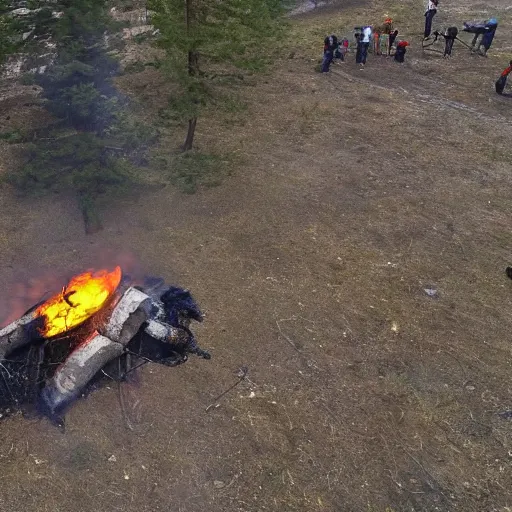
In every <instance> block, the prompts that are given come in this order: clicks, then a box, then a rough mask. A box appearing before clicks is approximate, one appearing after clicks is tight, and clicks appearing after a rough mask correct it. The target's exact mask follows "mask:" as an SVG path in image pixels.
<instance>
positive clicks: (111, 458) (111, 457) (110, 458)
mask: <svg viewBox="0 0 512 512" xmlns="http://www.w3.org/2000/svg"><path fill="white" fill-rule="evenodd" d="M107 460H108V461H109V462H117V458H116V456H115V455H111V456H110V457H109V458H108V459H107Z"/></svg>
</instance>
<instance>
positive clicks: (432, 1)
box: [424, 0, 498, 57]
mask: <svg viewBox="0 0 512 512" xmlns="http://www.w3.org/2000/svg"><path fill="white" fill-rule="evenodd" d="M438 8H439V0H428V3H427V8H426V10H425V32H424V38H425V39H428V38H429V37H430V35H431V34H432V22H433V20H434V16H435V15H436V14H437V10H438ZM497 28H498V20H497V19H496V18H490V19H489V20H486V21H484V22H466V23H464V31H465V32H470V33H473V34H475V36H474V37H473V41H472V42H471V50H472V51H474V52H477V53H479V54H481V55H484V56H486V55H487V52H488V51H489V48H490V47H491V45H492V42H493V40H494V35H495V34H496V29H497ZM457 35H458V29H457V27H449V28H448V29H447V30H446V31H445V32H443V33H440V32H437V31H436V32H434V36H435V37H436V39H437V38H438V37H440V36H441V37H444V39H445V42H446V44H445V51H444V56H445V57H449V56H451V54H452V47H453V43H454V42H455V39H457ZM479 38H480V40H479Z"/></svg>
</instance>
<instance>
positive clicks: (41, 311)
mask: <svg viewBox="0 0 512 512" xmlns="http://www.w3.org/2000/svg"><path fill="white" fill-rule="evenodd" d="M120 282H121V268H120V267H116V268H115V269H114V270H113V271H112V272H108V271H106V270H100V271H99V272H96V273H94V274H93V273H92V272H84V273H83V274H80V275H78V276H75V277H73V279H71V281H69V283H68V284H67V285H66V286H65V287H64V288H63V289H62V292H60V293H59V294H58V295H55V296H54V297H52V298H51V299H48V300H47V301H46V302H45V303H44V304H41V306H39V307H38V308H37V309H36V315H37V316H44V317H45V325H44V327H43V328H42V329H41V331H40V332H41V334H42V335H43V336H44V337H46V338H51V337H52V336H57V335H58V334H62V333H63V332H66V331H69V330H70V329H73V328H74V327H77V326H78V325H80V324H81V323H83V322H85V321H86V320H87V319H88V318H90V317H91V316H92V315H94V313H97V312H98V311H99V310H100V309H101V308H102V307H103V305H104V304H105V302H106V301H107V300H108V298H109V297H110V296H111V295H112V294H113V293H114V292H115V290H116V288H117V287H118V286H119V283H120Z"/></svg>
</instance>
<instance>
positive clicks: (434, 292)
mask: <svg viewBox="0 0 512 512" xmlns="http://www.w3.org/2000/svg"><path fill="white" fill-rule="evenodd" d="M423 291H424V292H425V293H426V294H427V295H428V296H429V297H432V298H437V297H439V295H438V292H437V290H436V289H435V288H423Z"/></svg>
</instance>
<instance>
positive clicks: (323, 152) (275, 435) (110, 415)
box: [0, 1, 512, 512]
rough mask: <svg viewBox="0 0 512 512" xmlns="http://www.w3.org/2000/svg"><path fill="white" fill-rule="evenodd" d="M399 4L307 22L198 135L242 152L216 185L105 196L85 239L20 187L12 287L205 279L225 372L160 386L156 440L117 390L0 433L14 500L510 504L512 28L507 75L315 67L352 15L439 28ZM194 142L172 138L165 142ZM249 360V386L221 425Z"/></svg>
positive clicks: (63, 203) (454, 69) (424, 63)
mask: <svg viewBox="0 0 512 512" xmlns="http://www.w3.org/2000/svg"><path fill="white" fill-rule="evenodd" d="M397 5H398V6H399V7H398V8H397V7H393V8H391V7H390V11H391V9H393V10H392V12H388V13H386V12H385V10H384V9H385V8H386V6H385V4H384V3H383V2H380V1H379V2H375V4H374V6H373V8H372V9H371V10H370V9H369V8H368V7H367V6H363V7H355V8H351V10H347V11H345V12H342V13H336V12H335V11H328V12H327V13H326V14H325V15H324V14H322V13H321V12H319V13H314V14H310V15H307V16H304V17H302V18H301V19H300V20H298V21H295V22H293V24H292V28H291V30H292V33H291V37H290V40H292V41H294V46H295V47H296V54H295V57H294V58H293V59H288V58H285V59H283V60H281V61H279V63H278V66H277V67H276V69H275V70H273V71H272V72H271V73H269V74H268V75H266V76H262V77H259V78H255V79H254V80H252V81H251V82H250V83H249V84H248V85H242V86H240V88H239V90H238V91H237V92H238V94H239V96H240V98H241V101H242V103H243V104H245V105H247V108H246V110H243V112H242V118H243V122H240V123H237V124H236V125H233V122H232V119H233V118H232V117H231V118H230V114H229V112H227V113H226V112H224V113H222V114H219V113H217V112H212V114H211V116H208V117H206V118H205V119H204V120H203V121H202V122H201V123H200V124H199V132H198V144H199V146H200V148H201V150H202V151H205V152H220V153H222V152H224V153H228V154H234V155H238V156H239V158H240V160H241V161H242V162H243V165H241V166H240V167H239V168H238V169H237V172H236V173H235V175H234V176H231V177H229V178H227V179H225V180H224V182H223V184H221V185H220V186H219V187H217V188H215V189H209V190H206V191H202V192H200V193H199V194H197V195H196V196H192V197H189V196H183V195H180V194H178V193H177V192H176V191H175V190H174V189H172V188H170V187H166V188H162V189H161V190H159V191H156V192H154V193H152V194H151V195H150V196H141V197H140V198H138V199H134V198H130V199H127V200H118V201H115V202H112V204H111V205H109V206H107V207H106V211H105V215H106V219H105V225H106V231H105V232H103V233H100V234H98V235H95V236H93V237H91V238H86V237H84V236H82V235H81V234H80V233H81V226H80V217H79V215H78V214H76V213H75V209H74V205H73V204H72V203H69V202H68V201H67V200H66V199H65V198H58V200H56V201H52V203H51V204H49V203H48V202H47V201H40V202H37V203H34V204H31V205H27V204H24V203H20V202H16V201H15V200H13V198H12V196H11V195H10V194H9V191H6V190H3V192H2V194H3V195H2V200H3V205H4V215H3V216H1V217H0V235H1V239H2V240H3V241H4V243H3V244H2V246H1V252H0V256H1V257H2V261H4V262H5V266H4V269H3V271H2V273H1V275H2V280H3V284H4V289H6V290H7V289H10V287H11V286H12V282H13V281H14V278H13V277H12V274H14V273H15V274H16V278H15V279H16V280H17V281H23V278H21V277H20V274H22V273H23V272H26V269H36V270H40V269H41V267H43V268H44V270H46V271H48V270H51V269H56V268H58V269H59V270H61V269H66V270H67V271H69V272H72V271H77V270H81V269H82V268H84V267H89V266H91V265H94V264H96V263H97V262H98V261H101V262H102V263H104V262H105V261H106V260H107V258H105V256H104V254H105V253H106V252H107V249H108V252H109V253H110V254H112V253H113V254H114V255H115V256H118V255H119V254H126V253H127V252H133V253H135V254H136V259H137V260H138V261H139V262H140V265H141V266H142V267H143V268H144V269H145V270H146V271H147V272H148V273H152V274H159V275H164V276H166V277H167V278H168V279H169V280H170V281H174V282H177V283H179V284H182V285H185V286H188V287H190V288H191V289H192V291H193V292H194V294H195V295H196V296H197V298H198V299H199V301H200V303H201V304H202V306H203V307H204V308H205V310H206V321H205V324H204V326H202V328H201V329H199V331H198V336H199V339H200V340H201V344H202V345H204V346H205V347H208V348H211V349H212V352H213V355H214V358H213V359H212V361H211V362H210V363H206V362H202V361H196V360H192V361H190V363H188V364H187V365H185V366H184V367H182V368H178V369H175V370H167V369H163V368H153V369H152V372H153V373H149V372H146V373H145V374H144V382H143V386H142V387H141V389H140V390H138V393H139V395H140V397H141V399H142V403H143V404H144V410H145V415H144V417H143V423H144V425H143V428H142V429H141V432H142V434H140V435H138V436H134V435H133V434H132V433H126V432H124V431H122V430H121V428H122V419H121V416H120V414H119V411H118V410H117V409H116V404H115V393H113V392H112V391H111V390H104V391H102V392H101V393H99V394H95V395H93V396H92V397H90V398H89V399H88V400H87V401H84V402H81V403H80V404H78V405H77V407H76V408H75V409H74V410H73V411H72V412H71V414H70V416H69V426H68V432H67V433H66V435H65V436H61V435H60V434H58V433H57V432H54V431H53V430H52V429H51V428H50V427H49V426H47V425H46V424H45V423H30V422H26V421H22V419H21V418H14V419H12V420H9V421H8V422H6V423H3V424H2V425H1V427H2V432H3V433H4V437H5V439H6V440H7V441H6V443H4V444H5V447H4V450H3V451H2V453H0V467H1V468H2V474H3V475H4V478H3V479H1V480H0V491H1V492H0V495H1V498H0V508H2V507H4V508H10V509H11V510H13V511H15V510H27V509H28V508H29V507H30V508H31V509H33V510H37V511H39V510H41V511H44V510H52V511H54V510H77V511H78V510H80V511H89V510H91V511H92V510H98V509H105V510H106V509H109V510H110V509H123V510H127V511H131V510H138V511H141V510H142V511H144V510H147V511H148V512H149V511H153V510H157V509H159V508H160V509H162V510H169V509H172V510H177V511H179V512H191V511H203V510H211V511H212V512H216V511H219V512H220V511H225V510H230V511H231V510H236V511H244V512H248V511H251V512H252V511H254V512H256V511H258V512H260V511H281V510H287V511H297V512H306V511H307V512H311V511H329V512H330V511H343V512H345V511H347V512H352V511H357V512H359V511H362V512H364V511H368V512H370V511H371V512H376V511H378V512H383V511H386V512H391V511H394V512H398V511H406V510H418V511H419V510H421V511H430V510H432V511H434V510H436V511H457V510H460V511H464V512H481V511H483V510H485V511H496V512H505V511H506V510H507V508H508V507H510V506H511V502H510V492H509V489H510V488H511V486H512V481H511V477H510V473H509V472H508V471H507V467H508V465H509V458H510V455H509V453H510V451H511V450H512V446H511V445H510V421H507V420H505V419H503V418H502V417H500V416H499V415H498V413H499V412H502V411H505V410H508V409H510V390H509V385H508V380H509V379H508V377H509V373H510V363H511V353H510V343H509V336H510V334H509V333H510V329H511V327H512V320H511V318H510V307H511V306H512V296H511V293H510V292H511V290H510V286H509V281H508V280H507V279H506V277H505V275H504V268H505V266H506V265H507V264H508V263H509V262H510V260H509V258H510V246H511V243H512V238H511V236H510V229H509V226H510V222H511V219H510V211H511V209H510V207H511V202H512V201H511V198H510V193H509V191H510V188H511V187H510V185H511V183H510V180H511V178H510V176H511V170H512V162H511V160H510V158H509V154H510V151H509V141H510V140H512V133H511V132H512V124H511V122H510V111H511V110H510V109H511V108H512V107H511V103H510V99H509V98H500V97H497V96H496V95H495V94H494V93H493V90H492V86H493V81H494V79H495V77H496V76H497V73H498V71H499V70H500V69H501V68H502V64H503V61H506V59H507V58H508V57H507V55H508V54H507V53H506V52H507V50H504V48H506V47H507V45H510V40H507V37H508V34H507V33H506V31H505V25H506V22H508V20H509V18H508V17H507V16H509V12H508V11H503V13H502V14H503V17H502V19H503V20H504V21H503V27H502V28H503V30H502V31H501V32H498V35H499V37H498V39H497V42H496V43H497V44H496V47H495V48H494V51H493V54H492V55H491V56H490V57H489V58H488V59H476V60H475V59H473V58H472V57H471V56H470V55H468V54H467V53H465V52H464V51H463V50H462V49H459V48H457V50H456V54H455V56H454V58H453V59H452V60H450V61H444V60H442V59H439V58H437V57H436V56H427V55H425V56H424V55H422V53H421V51H420V50H419V49H418V48H417V43H416V39H414V44H413V46H412V48H411V50H410V52H409V53H408V56H407V57H408V61H407V62H406V64H405V65H404V66H395V64H394V63H393V62H390V61H388V60H386V59H385V58H383V59H380V60H378V59H370V60H369V63H368V66H367V69H365V70H364V71H359V70H358V69H357V68H356V67H355V65H354V64H353V62H351V61H349V62H347V63H346V64H344V65H338V66H334V67H333V71H332V73H331V74H329V75H327V76H326V75H321V74H318V73H315V72H314V71H313V68H314V65H315V63H316V60H317V59H318V57H319V53H321V43H322V40H323V37H324V35H325V34H326V33H328V32H331V31H333V30H335V31H336V32H338V33H339V31H340V30H341V31H342V32H343V31H347V32H348V31H349V30H350V26H351V24H352V22H353V20H356V19H357V20H359V19H360V18H363V17H364V18H365V19H366V17H372V19H375V18H380V15H381V13H382V14H391V15H392V16H394V17H395V20H397V23H398V22H399V21H400V20H402V21H400V23H401V24H402V23H403V24H404V25H405V28H404V32H406V33H407V34H412V35H413V36H414V34H418V33H420V30H421V21H422V18H421V15H422V13H421V6H420V5H419V3H416V2H409V1H408V2H402V3H400V4H397ZM457 5H458V6H462V4H461V3H459V4H457ZM464 5H466V4H464ZM455 7H456V5H455V4H453V5H452V6H451V7H450V10H448V8H447V9H446V11H445V14H446V16H447V18H446V19H447V20H448V15H449V16H452V15H454V13H456V14H457V16H459V13H458V12H456V11H455V10H454V8H455ZM471 9H475V10H474V11H471V12H469V11H468V14H467V16H468V18H469V17H471V16H472V15H473V14H475V13H476V11H477V10H478V9H477V7H471ZM417 11H418V12H419V18H418V17H417V18H413V17H412V16H411V15H412V14H413V13H416V12H417ZM443 16H444V14H443ZM460 16H461V17H463V18H465V16H463V15H462V14H460ZM440 19H441V13H440ZM414 20H416V21H414ZM399 28H400V27H399ZM284 53H285V56H286V57H287V56H288V54H289V52H288V49H287V50H286V51H285V52H284ZM122 81H123V85H124V86H125V89H126V90H129V91H130V92H131V93H132V94H134V96H136V97H139V98H143V99H144V102H145V105H146V108H145V109H144V112H145V115H146V116H147V119H151V117H152V116H156V115H157V113H158V110H159V108H160V106H161V105H162V104H163V103H164V102H165V98H166V96H165V92H166V91H168V84H166V83H165V80H162V79H161V78H159V76H158V73H157V72H156V71H154V70H152V69H147V70H146V71H145V72H144V73H142V74H137V75H133V77H131V78H130V77H129V76H128V75H127V76H126V77H123V78H122ZM237 101H238V100H237ZM233 108H235V107H233ZM230 119H231V120H230ZM180 140H181V134H180V133H179V128H176V129H175V131H169V133H168V134H167V135H166V139H165V141H166V144H164V145H163V150H165V146H166V145H167V147H168V151H169V152H172V151H173V144H175V143H176V144H177V143H178V141H180ZM174 147H175V146H174ZM161 149H162V148H161ZM153 172H155V170H153ZM8 265H11V267H12V268H8ZM127 267H129V266H127ZM425 288H435V289H436V290H437V291H438V296H437V297H436V298H432V297H429V296H428V295H427V294H426V293H425V292H424V289H425ZM243 364H246V365H248V366H249V379H250V380H249V381H246V382H243V383H242V384H240V386H238V387H237V388H236V389H235V390H234V391H233V392H232V393H230V394H228V395H227V396H226V397H224V398H223V399H222V400H221V401H220V402H219V406H218V407H214V408H212V409H211V410H209V411H208V412H205V409H206V408H207V407H208V405H209V404H211V402H212V400H213V399H214V398H215V397H216V396H218V395H219V394H220V393H221V392H222V391H223V390H225V389H227V388H228V387H229V386H230V385H232V384H233V382H235V381H236V376H235V375H234V372H235V371H236V370H237V368H239V367H240V366H242V365H243ZM27 440H28V444H27ZM11 446H12V447H13V448H12V449H11ZM112 454H115V455H116V458H117V461H118V462H116V463H111V462H108V458H109V457H110V455H112ZM35 459H37V460H42V461H44V463H40V464H37V463H36V462H35ZM126 475H128V477H129V479H128V480H126V479H125V476H126ZM41 482H44V483H45V485H44V486H42V485H41ZM2 500H3V501H2Z"/></svg>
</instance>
